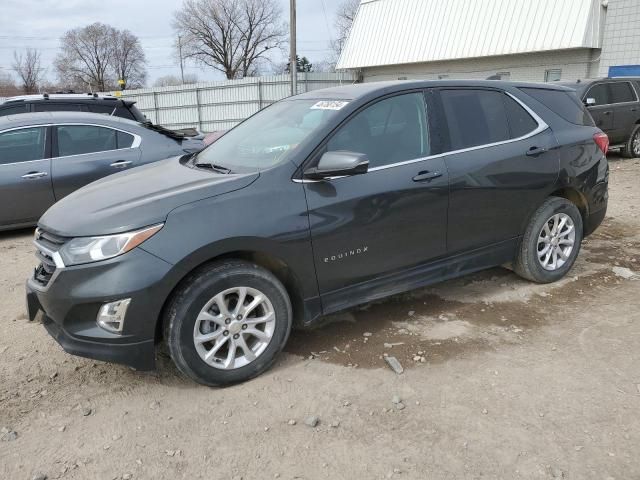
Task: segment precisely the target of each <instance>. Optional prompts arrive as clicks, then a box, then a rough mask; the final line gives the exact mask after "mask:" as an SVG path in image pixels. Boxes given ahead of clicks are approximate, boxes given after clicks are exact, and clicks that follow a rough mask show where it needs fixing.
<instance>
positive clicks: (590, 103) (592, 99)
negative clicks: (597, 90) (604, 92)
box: [584, 97, 596, 107]
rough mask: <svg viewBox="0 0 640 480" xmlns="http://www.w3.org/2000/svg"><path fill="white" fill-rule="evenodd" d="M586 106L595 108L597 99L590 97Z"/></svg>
mask: <svg viewBox="0 0 640 480" xmlns="http://www.w3.org/2000/svg"><path fill="white" fill-rule="evenodd" d="M584 104H585V105H586V106H587V107H593V106H594V105H595V104H596V99H595V98H591V97H589V98H587V99H586V100H585V101H584Z"/></svg>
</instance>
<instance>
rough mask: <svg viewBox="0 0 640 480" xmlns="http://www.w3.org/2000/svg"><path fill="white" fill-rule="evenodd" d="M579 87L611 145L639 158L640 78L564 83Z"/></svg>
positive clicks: (627, 155) (622, 152)
mask: <svg viewBox="0 0 640 480" xmlns="http://www.w3.org/2000/svg"><path fill="white" fill-rule="evenodd" d="M563 85H565V86H568V87H570V88H573V89H575V90H576V92H577V94H578V97H579V98H580V99H581V100H582V101H583V102H584V104H585V105H586V106H587V109H588V110H589V113H591V116H592V117H593V119H594V120H595V122H596V126H597V127H598V128H600V129H601V130H602V131H603V132H604V133H606V134H607V135H608V136H609V141H610V142H611V146H612V148H620V153H621V154H622V155H623V156H624V157H627V158H633V157H640V78H634V77H628V78H627V77H620V78H600V79H596V80H580V81H578V82H574V83H563Z"/></svg>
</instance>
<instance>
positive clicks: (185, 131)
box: [143, 122, 204, 140]
mask: <svg viewBox="0 0 640 480" xmlns="http://www.w3.org/2000/svg"><path fill="white" fill-rule="evenodd" d="M143 125H144V126H145V127H147V128H148V129H149V130H153V131H155V132H158V133H161V134H162V135H165V136H167V137H169V138H173V139H174V140H184V139H185V138H194V139H196V140H202V139H203V138H204V135H203V134H202V133H200V132H199V131H198V130H196V129H195V128H182V129H179V130H170V129H168V128H165V127H163V126H161V125H155V124H153V123H151V122H144V123H143Z"/></svg>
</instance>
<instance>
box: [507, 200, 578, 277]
mask: <svg viewBox="0 0 640 480" xmlns="http://www.w3.org/2000/svg"><path fill="white" fill-rule="evenodd" d="M563 221H564V223H563ZM571 225H572V226H573V228H572V229H571V228H570V227H571ZM556 226H558V227H561V229H560V231H559V232H557V233H554V230H555V229H556V228H557V227H556ZM571 232H573V233H571ZM543 237H544V239H543ZM582 238H583V225H582V215H581V214H580V211H579V210H578V208H577V207H576V206H575V205H574V204H573V203H571V202H570V201H568V200H566V199H564V198H560V197H550V198H548V199H547V200H545V202H544V203H543V204H542V205H541V206H540V208H538V210H536V212H535V213H534V214H533V217H532V218H531V221H530V222H529V225H528V226H527V229H526V231H525V233H524V236H523V237H522V242H521V244H520V248H519V251H518V255H517V258H516V261H515V262H514V265H513V266H514V270H515V272H516V273H517V274H518V275H520V276H521V277H523V278H525V279H527V280H530V281H532V282H536V283H551V282H555V281H557V280H560V279H561V278H562V277H564V276H565V275H566V274H567V272H569V270H571V267H573V264H574V263H575V260H576V257H577V256H578V253H579V251H580V244H581V243H582ZM571 241H573V243H572V244H571V245H570V242H571ZM569 246H571V249H570V250H568V247H569ZM558 249H560V251H562V254H563V255H564V256H566V259H564V258H563V257H562V255H560V254H559V251H558ZM554 251H555V253H554ZM540 254H542V255H540ZM545 261H546V266H545Z"/></svg>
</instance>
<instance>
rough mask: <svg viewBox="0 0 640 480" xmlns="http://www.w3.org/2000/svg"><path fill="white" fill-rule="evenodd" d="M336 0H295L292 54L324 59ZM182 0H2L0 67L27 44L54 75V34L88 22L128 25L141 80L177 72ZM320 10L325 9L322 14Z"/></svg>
mask: <svg viewBox="0 0 640 480" xmlns="http://www.w3.org/2000/svg"><path fill="white" fill-rule="evenodd" d="M231 1H233V0H231ZM278 1H279V2H280V3H281V5H282V12H283V21H287V22H288V19H289V0H278ZM340 3H341V0H297V32H298V33H297V38H298V54H299V55H300V56H306V57H307V58H309V60H310V61H311V63H313V62H320V61H322V60H325V59H326V58H327V57H328V56H329V54H330V51H329V42H330V39H331V38H332V37H333V35H334V31H333V23H334V20H333V19H334V15H335V12H336V10H337V8H338V5H339V4H340ZM181 5H182V0H108V1H104V0H2V6H1V7H0V12H1V14H0V72H3V73H10V74H13V72H12V71H11V64H12V63H13V52H14V50H16V51H18V52H19V51H21V50H24V49H25V48H28V47H31V48H36V49H38V50H40V51H41V53H42V64H43V67H46V68H47V72H46V76H47V78H48V79H49V80H50V81H55V72H54V70H53V67H52V62H53V59H54V57H55V55H56V53H57V52H58V50H59V38H60V37H61V36H62V35H63V34H64V32H66V31H67V30H70V29H72V28H76V27H82V26H85V25H89V24H91V23H93V22H102V23H107V24H109V25H111V26H113V27H116V28H119V29H128V30H131V32H133V33H134V34H135V35H137V36H138V37H139V38H140V41H141V42H142V46H143V48H144V50H145V54H146V56H147V72H148V80H147V83H148V84H149V85H150V84H152V83H153V81H154V80H155V79H157V78H158V77H161V76H164V75H176V76H179V75H180V68H179V66H178V64H177V60H176V59H175V58H174V53H173V48H172V45H173V41H174V38H175V35H174V31H173V29H172V27H171V21H172V18H173V12H174V11H176V10H177V9H179V8H180V6H181ZM325 12H326V15H325ZM185 67H186V68H185V73H193V74H196V75H197V76H198V79H199V80H200V81H210V80H221V79H223V75H222V74H221V73H217V72H216V71H215V70H213V69H210V68H206V69H202V68H200V67H198V66H196V65H195V64H191V63H187V64H186V65H185Z"/></svg>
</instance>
